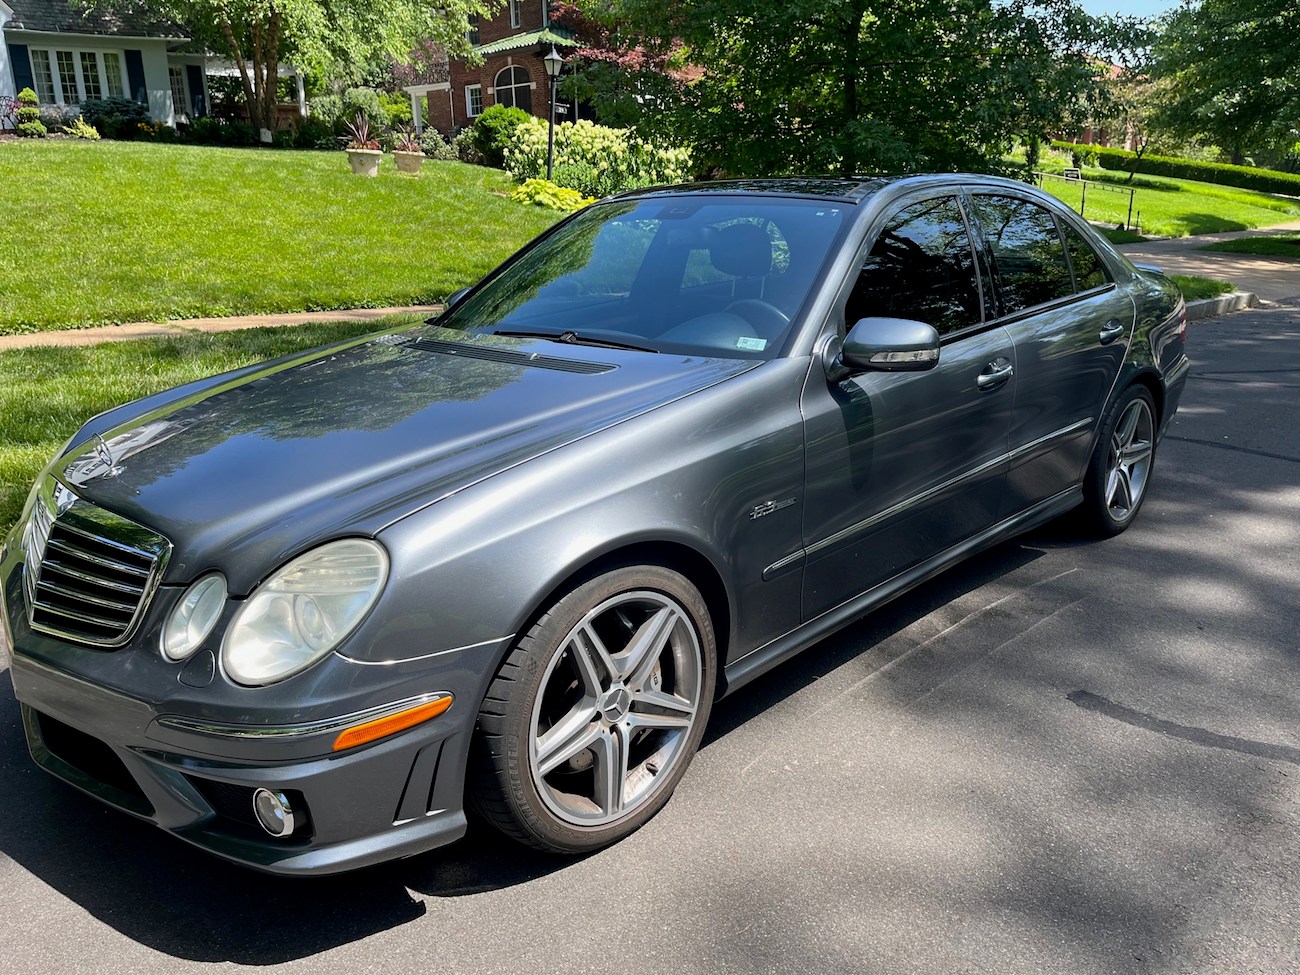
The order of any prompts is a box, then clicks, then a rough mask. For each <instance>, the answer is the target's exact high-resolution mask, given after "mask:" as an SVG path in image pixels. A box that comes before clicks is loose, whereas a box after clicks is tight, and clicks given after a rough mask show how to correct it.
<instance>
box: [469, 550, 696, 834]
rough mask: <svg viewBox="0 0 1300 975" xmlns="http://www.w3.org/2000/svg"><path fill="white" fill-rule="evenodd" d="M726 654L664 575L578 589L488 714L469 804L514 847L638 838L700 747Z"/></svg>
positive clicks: (685, 587) (675, 581) (656, 572)
mask: <svg viewBox="0 0 1300 975" xmlns="http://www.w3.org/2000/svg"><path fill="white" fill-rule="evenodd" d="M716 668H717V650H716V646H715V639H714V634H713V627H712V624H711V622H710V619H709V614H708V609H707V607H706V606H705V603H704V599H703V598H702V597H701V596H700V593H699V590H697V589H696V588H695V586H693V585H692V584H691V583H690V582H689V581H688V580H687V579H685V578H684V577H683V576H681V575H679V574H678V573H676V572H673V571H671V570H669V569H666V568H662V567H659V566H632V567H627V568H621V569H616V570H614V571H611V572H609V573H606V574H605V575H602V576H599V577H597V578H595V579H592V580H590V581H589V582H586V583H584V584H583V585H580V586H578V587H577V588H576V589H574V590H573V591H572V592H570V593H569V594H568V595H567V596H565V597H564V598H563V599H561V600H560V601H559V602H557V603H556V604H555V605H554V606H552V607H551V609H550V610H548V611H547V612H546V613H545V614H544V615H543V616H542V617H541V618H540V619H539V620H538V621H537V622H536V624H534V626H533V627H532V628H531V629H530V630H529V632H528V633H527V635H525V636H524V637H523V638H522V639H521V640H520V641H519V643H518V644H516V646H515V648H514V649H513V650H512V651H511V653H510V655H509V657H508V658H507V659H506V662H505V663H504V664H503V665H502V666H501V670H500V671H499V672H498V673H497V676H496V679H495V680H494V681H493V682H492V686H491V687H490V688H489V690H488V693H487V696H486V698H485V699H484V701H483V706H482V709H481V710H480V712H479V722H478V740H477V742H476V750H475V751H476V757H475V770H474V780H473V793H472V795H471V799H472V801H473V802H474V804H475V806H476V807H477V809H478V811H479V812H480V813H482V814H483V815H484V816H485V818H487V819H488V820H489V821H490V822H491V823H492V824H493V825H495V826H497V827H498V828H499V829H501V830H502V831H503V832H505V833H506V834H507V835H509V836H512V837H514V838H515V839H517V840H519V841H521V842H523V843H526V844H528V845H530V846H534V847H537V848H539V849H543V850H549V851H552V852H560V853H582V852H587V851H589V850H595V849H599V848H600V847H602V846H606V845H608V844H610V843H613V842H615V841H617V840H620V839H622V838H623V837H624V836H627V835H628V834H630V833H632V832H633V831H634V830H636V829H638V828H640V827H641V826H642V825H643V824H644V823H645V822H646V821H648V820H649V819H650V818H651V817H652V816H653V815H654V814H655V813H656V812H658V811H659V809H660V808H662V806H663V805H664V803H666V802H667V801H668V798H669V797H670V796H671V795H672V791H673V789H674V788H675V787H676V785H677V783H678V782H679V781H680V780H681V777H682V775H683V774H684V773H685V771H686V766H687V765H688V764H689V763H690V760H691V757H692V756H693V755H694V754H695V750H696V748H697V747H698V746H699V742H700V737H701V735H702V734H703V732H704V725H705V722H706V721H707V720H708V715H709V710H710V706H711V704H712V701H713V689H714V680H715V673H716Z"/></svg>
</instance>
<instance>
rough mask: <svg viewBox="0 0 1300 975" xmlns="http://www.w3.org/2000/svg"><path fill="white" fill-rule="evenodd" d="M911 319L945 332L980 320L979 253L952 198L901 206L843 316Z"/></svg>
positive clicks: (850, 319)
mask: <svg viewBox="0 0 1300 975" xmlns="http://www.w3.org/2000/svg"><path fill="white" fill-rule="evenodd" d="M872 317H885V318H910V319H912V320H913V321H918V322H925V323H926V324H928V325H933V326H934V327H935V329H937V330H938V332H939V334H940V335H944V334H947V333H949V332H955V331H957V330H959V329H963V328H966V327H967V326H970V325H976V324H979V322H980V321H981V316H980V297H979V285H978V283H977V282H976V278H975V258H974V254H973V252H972V251H971V245H970V237H969V235H968V234H967V232H966V222H965V221H964V220H963V219H962V215H961V209H960V207H958V205H957V200H956V199H955V198H953V197H943V198H941V199H936V200H926V201H925V202H924V203H915V204H913V205H911V206H909V207H906V208H905V209H903V210H900V211H899V212H898V213H897V214H895V215H894V216H893V217H892V218H890V220H889V222H888V223H887V224H886V225H885V228H884V230H882V231H881V232H880V236H879V237H877V238H876V242H875V244H873V245H872V248H871V252H870V253H869V254H868V255H867V258H866V260H865V261H863V265H862V270H861V271H860V272H859V274H858V280H857V282H856V283H855V284H854V287H853V292H852V294H851V295H850V297H849V301H848V305H847V307H846V308H845V310H844V318H845V321H846V322H847V324H848V325H849V326H852V325H853V323H854V322H856V321H858V320H859V319H862V318H872Z"/></svg>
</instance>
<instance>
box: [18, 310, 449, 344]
mask: <svg viewBox="0 0 1300 975" xmlns="http://www.w3.org/2000/svg"><path fill="white" fill-rule="evenodd" d="M441 311H442V305H402V306H400V307H395V308H344V309H341V310H339V311H304V312H292V313H289V314H284V315H239V316H233V317H230V318H185V319H177V320H176V321H170V322H133V323H132V324H130V325H107V326H104V327H103V328H78V329H68V330H65V331H58V332H31V333H28V334H24V335H0V352H8V351H9V350H11V349H28V348H32V347H33V346H38V345H61V346H69V345H98V344H99V343H100V342H126V341H129V340H131V339H143V338H149V337H150V336H154V335H185V334H188V333H191V332H234V331H237V330H238V329H241V328H281V327H283V326H286V325H306V324H308V323H315V322H368V321H372V320H374V319H376V318H383V317H384V316H386V315H401V314H416V315H436V314H438V313H439V312H441Z"/></svg>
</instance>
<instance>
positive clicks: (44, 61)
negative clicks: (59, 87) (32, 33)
mask: <svg viewBox="0 0 1300 975" xmlns="http://www.w3.org/2000/svg"><path fill="white" fill-rule="evenodd" d="M32 80H33V81H35V82H36V98H37V99H38V100H39V101H40V103H41V104H42V105H53V104H54V102H55V98H54V75H53V73H52V72H51V71H50V52H49V51H32Z"/></svg>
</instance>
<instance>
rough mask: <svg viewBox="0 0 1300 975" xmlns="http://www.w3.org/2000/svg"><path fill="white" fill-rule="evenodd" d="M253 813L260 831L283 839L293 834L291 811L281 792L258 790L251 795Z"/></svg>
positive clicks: (287, 800)
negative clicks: (260, 825)
mask: <svg viewBox="0 0 1300 975" xmlns="http://www.w3.org/2000/svg"><path fill="white" fill-rule="evenodd" d="M253 812H254V813H256V814H257V821H258V822H259V823H261V824H262V829H264V830H266V831H267V832H268V833H270V834H271V835H272V836H275V837H285V836H288V835H289V834H290V833H292V832H293V809H291V808H290V807H289V799H288V797H287V796H285V794H284V793H283V792H272V791H271V790H270V789H258V790H257V791H256V792H254V793H253Z"/></svg>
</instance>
